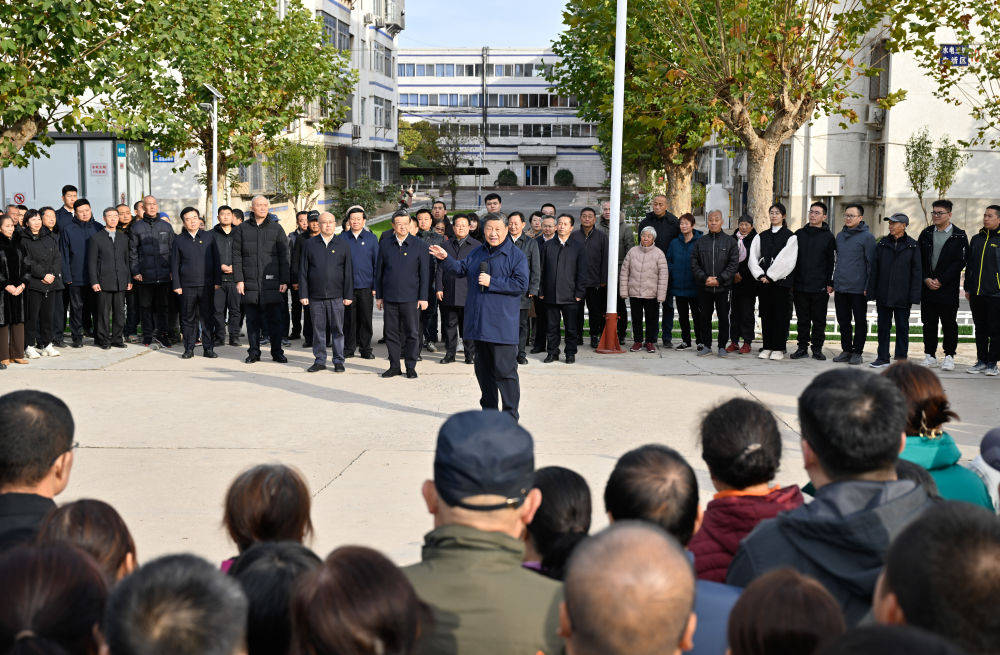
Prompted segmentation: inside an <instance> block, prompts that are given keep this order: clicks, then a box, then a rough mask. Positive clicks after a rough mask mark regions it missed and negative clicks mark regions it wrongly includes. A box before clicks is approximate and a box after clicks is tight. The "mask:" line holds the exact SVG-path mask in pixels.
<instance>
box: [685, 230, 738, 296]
mask: <svg viewBox="0 0 1000 655" xmlns="http://www.w3.org/2000/svg"><path fill="white" fill-rule="evenodd" d="M739 267H740V250H739V244H737V243H736V239H734V238H733V237H731V236H729V235H728V234H726V233H725V232H721V231H719V232H709V233H708V234H706V235H705V236H703V237H702V238H700V239H698V240H697V241H695V242H694V248H692V250H691V273H692V274H693V275H694V281H695V283H696V284H697V285H698V288H699V290H701V289H704V290H705V291H708V292H710V293H724V292H726V291H728V290H729V287H730V286H732V284H733V276H735V275H736V271H737V270H738V269H739ZM710 277H715V278H717V279H718V280H719V286H717V287H706V286H705V280H707V279H708V278H710Z"/></svg>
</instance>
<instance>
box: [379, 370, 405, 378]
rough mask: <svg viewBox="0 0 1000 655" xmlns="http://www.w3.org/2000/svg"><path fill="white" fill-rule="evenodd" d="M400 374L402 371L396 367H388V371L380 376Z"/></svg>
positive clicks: (392, 376) (390, 376) (388, 376)
mask: <svg viewBox="0 0 1000 655" xmlns="http://www.w3.org/2000/svg"><path fill="white" fill-rule="evenodd" d="M402 374H403V372H402V371H400V370H399V369H398V368H390V369H389V370H388V371H386V372H385V373H383V374H382V377H384V378H394V377H396V376H397V375H402Z"/></svg>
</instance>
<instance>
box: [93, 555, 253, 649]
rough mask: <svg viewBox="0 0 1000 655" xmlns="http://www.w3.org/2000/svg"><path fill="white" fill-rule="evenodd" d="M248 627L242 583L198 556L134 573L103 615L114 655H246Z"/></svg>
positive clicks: (166, 559) (162, 562)
mask: <svg viewBox="0 0 1000 655" xmlns="http://www.w3.org/2000/svg"><path fill="white" fill-rule="evenodd" d="M246 627H247V599H246V596H244V595H243V591H242V590H241V589H240V585H239V583H237V582H236V581H235V580H233V579H232V578H230V577H228V576H227V575H225V574H224V573H222V572H221V571H219V570H218V569H216V568H214V567H213V566H212V565H211V564H209V563H208V562H206V561H205V560H203V559H201V558H200V557H195V556H194V555H167V556H166V557H161V558H159V559H155V560H153V561H152V562H149V563H148V564H145V565H143V566H141V567H140V568H138V569H136V571H135V572H134V573H132V575H130V576H128V577H127V578H125V579H124V580H122V581H121V582H119V583H118V586H116V587H115V588H114V590H113V591H112V592H111V597H110V598H109V599H108V604H107V608H106V609H105V612H104V637H105V639H106V640H107V647H108V651H109V654H110V655H245V653H246V652H247V651H246V648H247V647H246Z"/></svg>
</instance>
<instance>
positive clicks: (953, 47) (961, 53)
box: [941, 43, 971, 66]
mask: <svg viewBox="0 0 1000 655" xmlns="http://www.w3.org/2000/svg"><path fill="white" fill-rule="evenodd" d="M970 56H971V52H970V48H969V46H967V45H964V44H954V43H946V44H942V45H941V63H944V62H945V61H949V62H951V65H952V66H968V65H969V58H970Z"/></svg>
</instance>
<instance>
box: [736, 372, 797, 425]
mask: <svg viewBox="0 0 1000 655" xmlns="http://www.w3.org/2000/svg"><path fill="white" fill-rule="evenodd" d="M729 377H731V378H733V380H734V381H735V382H736V384H738V385H740V386H741V387H743V390H744V391H746V392H747V393H748V394H750V397H751V398H753V399H754V400H756V401H757V402H759V403H760V404H761V405H763V406H764V407H768V404H767V403H765V402H764V401H763V400H761V399H760V398H758V397H757V394H755V393H754V392H753V391H750V386H749V385H747V384H746V383H745V382H743V381H742V380H740V379H739V378H738V377H736V375H735V374H733V375H730V376H729ZM768 409H770V407H768ZM771 413H772V414H774V418H776V419H777V420H779V421H781V423H782V424H783V425H784V426H785V427H786V428H788V429H789V430H791V431H792V432H793V433H795V434H796V435H797V436H798V437H799V438H800V439H801V438H802V433H801V432H799V431H798V430H796V429H795V428H793V427H792V426H791V425H790V424H789V423H788V421H786V420H785V419H783V418H781V416H779V415H778V414H777V413H776V412H774V411H772V412H771Z"/></svg>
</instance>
